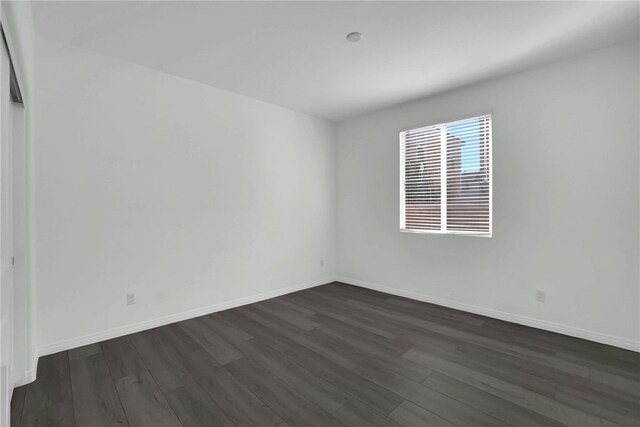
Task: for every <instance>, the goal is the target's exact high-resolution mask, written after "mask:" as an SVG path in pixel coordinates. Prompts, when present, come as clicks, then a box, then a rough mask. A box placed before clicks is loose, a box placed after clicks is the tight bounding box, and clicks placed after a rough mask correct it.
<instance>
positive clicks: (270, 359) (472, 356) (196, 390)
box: [12, 283, 640, 427]
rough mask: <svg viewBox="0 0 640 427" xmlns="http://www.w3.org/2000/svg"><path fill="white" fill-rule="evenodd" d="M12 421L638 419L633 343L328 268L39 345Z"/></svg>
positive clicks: (637, 360) (585, 425)
mask: <svg viewBox="0 0 640 427" xmlns="http://www.w3.org/2000/svg"><path fill="white" fill-rule="evenodd" d="M12 409H13V411H12V413H13V415H12V426H16V427H17V426H22V427H27V426H74V425H76V426H90V427H98V426H112V425H130V426H151V427H161V426H181V425H182V426H291V427H293V426H308V425H309V426H342V425H347V426H455V425H464V426H473V427H479V426H507V425H511V426H564V425H567V426H576V427H590V426H593V427H605V426H616V425H621V426H639V425H640V356H639V354H638V353H634V352H630V351H625V350H621V349H617V348H613V347H608V346H605V345H600V344H595V343H591V342H588V341H583V340H579V339H574V338H570V337H566V336H562V335H558V334H553V333H549V332H544V331H541V330H537V329H532V328H527V327H524V326H519V325H514V324H510V323H506V322H501V321H498V320H493V319H489V318H485V317H482V316H476V315H473V314H468V313H464V312H459V311H455V310H451V309H447V308H443V307H439V306H435V305H431V304H425V303H421V302H416V301H412V300H408V299H404V298H399V297H395V296H391V295H387V294H382V293H379V292H374V291H370V290H366V289H361V288H357V287H353V286H348V285H344V284H340V283H333V284H329V285H325V286H320V287H317V288H313V289H309V290H305V291H301V292H296V293H293V294H289V295H286V296H283V297H279V298H275V299H271V300H268V301H263V302H260V303H257V304H251V305H247V306H244V307H240V308H236V309H232V310H227V311H224V312H219V313H214V314H211V315H208V316H202V317H199V318H196V319H191V320H187V321H184V322H179V323H175V324H172V325H168V326H164V327H161V328H156V329H152V330H149V331H145V332H140V333H136V334H132V335H128V336H125V337H121V338H116V339H113V340H109V341H105V342H101V343H98V344H92V345H89V346H86V347H82V348H77V349H74V350H70V351H64V352H61V353H57V354H53V355H50V356H46V357H43V358H41V359H40V363H39V365H38V379H37V381H35V382H33V383H31V384H28V385H27V386H24V387H20V388H18V389H16V391H15V392H14V397H13V400H12Z"/></svg>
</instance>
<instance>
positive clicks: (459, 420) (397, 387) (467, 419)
mask: <svg viewBox="0 0 640 427" xmlns="http://www.w3.org/2000/svg"><path fill="white" fill-rule="evenodd" d="M358 372H360V373H361V374H362V375H363V376H365V377H367V378H369V379H371V381H374V382H376V383H377V384H379V385H380V386H382V387H385V388H388V389H389V390H391V391H393V392H394V393H396V394H398V395H400V396H402V397H403V398H404V399H406V400H409V401H411V402H413V403H415V404H416V405H418V406H421V407H422V408H424V409H426V410H428V411H430V412H432V413H434V414H436V415H438V416H439V417H441V418H444V419H445V420H447V421H450V422H452V423H454V424H458V425H463V426H470V427H480V426H494V427H495V426H508V425H509V424H508V423H506V422H503V421H501V420H499V419H498V418H495V417H493V416H491V415H489V414H486V413H484V412H482V411H479V410H477V409H474V408H472V407H470V406H467V405H465V404H463V403H460V402H458V401H457V400H455V399H452V398H450V397H448V396H445V395H444V394H442V393H439V392H437V391H435V390H432V389H430V388H429V387H426V386H425V385H423V384H420V383H418V382H414V381H411V380H409V379H407V378H404V377H403V376H401V375H398V374H394V373H391V372H380V371H379V370H376V369H371V368H366V367H361V368H358Z"/></svg>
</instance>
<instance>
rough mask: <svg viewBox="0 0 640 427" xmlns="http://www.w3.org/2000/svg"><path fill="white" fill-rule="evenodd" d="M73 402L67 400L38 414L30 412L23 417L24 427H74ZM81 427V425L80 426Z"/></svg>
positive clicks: (37, 412) (22, 424)
mask: <svg viewBox="0 0 640 427" xmlns="http://www.w3.org/2000/svg"><path fill="white" fill-rule="evenodd" d="M75 425H76V422H75V419H74V417H73V401H71V400H66V401H64V402H60V403H56V404H55V405H51V406H47V407H46V408H45V409H42V410H40V411H36V412H29V413H26V414H24V416H23V417H22V423H21V426H22V427H51V426H60V427H74V426H75ZM78 427H80V425H78Z"/></svg>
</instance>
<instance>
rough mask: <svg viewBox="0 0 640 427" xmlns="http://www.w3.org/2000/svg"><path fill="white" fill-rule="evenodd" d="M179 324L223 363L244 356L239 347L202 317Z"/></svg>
mask: <svg viewBox="0 0 640 427" xmlns="http://www.w3.org/2000/svg"><path fill="white" fill-rule="evenodd" d="M178 325H179V326H180V327H181V328H182V329H184V330H185V332H186V333H187V334H189V336H191V338H193V340H194V341H196V342H197V343H198V344H200V346H201V347H202V348H204V349H205V351H207V352H208V353H209V354H210V355H211V356H213V358H214V359H216V360H217V361H218V363H220V364H221V365H225V364H227V363H229V362H233V361H234V360H238V359H240V358H241V357H242V353H240V352H239V351H238V349H237V348H235V347H234V346H233V345H231V344H230V343H229V342H227V341H226V340H225V339H224V338H222V337H221V336H220V335H218V334H216V333H215V332H214V331H213V330H212V329H210V328H209V327H207V324H206V323H205V322H204V321H202V320H201V319H200V318H195V319H190V320H185V321H183V322H180V323H178Z"/></svg>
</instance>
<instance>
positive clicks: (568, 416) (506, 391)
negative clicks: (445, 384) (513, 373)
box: [404, 349, 600, 427]
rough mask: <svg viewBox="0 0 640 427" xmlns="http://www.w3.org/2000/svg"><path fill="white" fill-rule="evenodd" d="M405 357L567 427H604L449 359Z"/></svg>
mask: <svg viewBox="0 0 640 427" xmlns="http://www.w3.org/2000/svg"><path fill="white" fill-rule="evenodd" d="M404 357H406V358H408V359H410V360H413V361H415V362H416V363H424V364H425V366H428V367H430V368H432V369H434V370H436V371H438V372H442V373H444V374H445V375H448V376H450V377H453V378H455V379H457V380H459V381H461V382H464V383H466V384H469V385H471V386H474V387H476V388H479V389H481V390H484V391H486V392H488V393H491V394H493V395H494V396H497V397H500V398H502V399H505V400H507V401H510V402H512V403H515V404H516V405H520V406H523V407H525V408H527V409H530V410H532V411H534V412H538V413H541V414H544V415H545V416H547V417H549V418H552V419H554V420H556V421H559V422H561V423H564V424H566V425H569V426H574V427H587V426H589V427H598V426H599V425H600V419H599V418H598V417H595V416H593V415H590V414H587V413H585V412H583V411H580V410H578V409H575V408H573V407H571V406H568V405H565V404H563V403H560V402H557V401H556V400H553V399H550V398H548V397H546V396H542V395H540V394H537V393H535V392H532V391H529V390H526V389H524V388H522V387H519V386H516V385H513V384H510V383H508V382H506V381H503V380H500V379H497V378H494V377H491V376H490V375H486V374H484V373H482V372H478V371H476V370H473V369H470V368H467V367H465V366H463V365H460V364H458V363H454V362H450V361H448V360H446V359H445V358H441V357H437V356H434V355H432V354H428V353H425V352H422V351H420V350H416V349H412V350H409V351H408V352H407V354H405V356H404Z"/></svg>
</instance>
